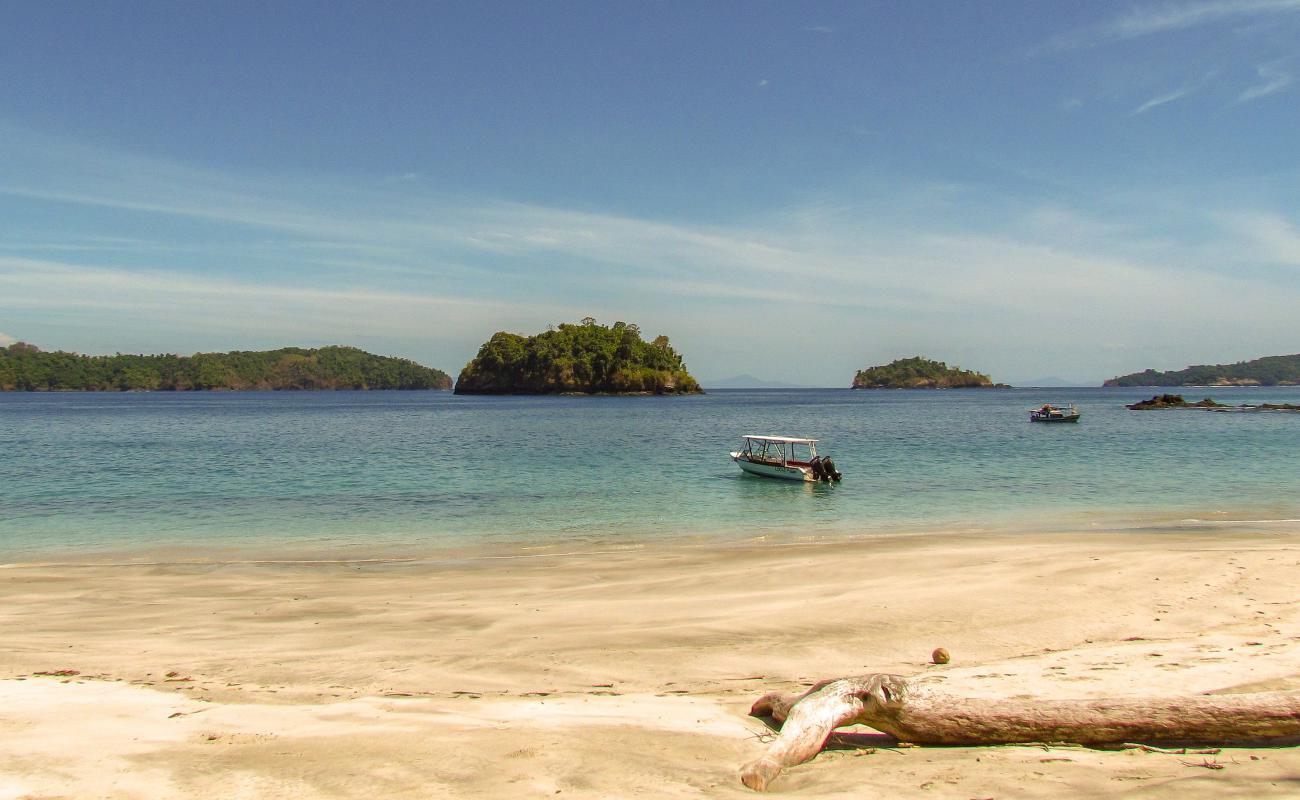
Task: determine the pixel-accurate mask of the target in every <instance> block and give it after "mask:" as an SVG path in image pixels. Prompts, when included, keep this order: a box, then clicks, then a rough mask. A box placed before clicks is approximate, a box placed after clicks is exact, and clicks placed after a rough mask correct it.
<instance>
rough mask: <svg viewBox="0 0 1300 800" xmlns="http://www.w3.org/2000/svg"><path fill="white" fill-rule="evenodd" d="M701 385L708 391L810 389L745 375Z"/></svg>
mask: <svg viewBox="0 0 1300 800" xmlns="http://www.w3.org/2000/svg"><path fill="white" fill-rule="evenodd" d="M701 385H702V386H704V387H705V388H706V389H808V388H811V387H809V386H806V385H803V384H798V383H785V382H783V381H769V380H764V379H763V378H756V377H754V376H753V375H750V374H748V373H745V374H744V375H736V376H735V377H732V378H718V379H717V380H711V381H702V382H701Z"/></svg>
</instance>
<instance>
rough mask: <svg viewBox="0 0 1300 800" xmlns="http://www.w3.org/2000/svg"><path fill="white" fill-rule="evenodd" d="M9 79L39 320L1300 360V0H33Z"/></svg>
mask: <svg viewBox="0 0 1300 800" xmlns="http://www.w3.org/2000/svg"><path fill="white" fill-rule="evenodd" d="M0 75H3V76H4V80H3V81H0V342H4V341H8V340H10V339H23V340H27V341H31V342H34V343H36V344H39V345H41V346H42V347H45V348H47V349H67V350H75V351H79V352H87V353H112V352H163V351H170V352H180V353H191V352H196V351H212V350H230V349H262V348H273V347H280V346H285V345H302V346H316V345H321V344H330V343H345V344H354V345H357V346H360V347H363V348H366V349H369V350H372V351H375V352H380V353H385V354H393V355H401V356H405V357H410V358H414V359H416V360H418V361H420V362H422V363H426V364H429V365H431V366H437V367H440V368H442V369H445V370H447V371H449V372H451V373H453V374H455V373H456V372H457V371H459V369H460V368H461V366H463V365H464V363H465V362H466V361H467V360H468V359H469V358H470V357H472V356H473V354H474V352H475V351H476V349H477V347H478V345H479V344H480V343H482V342H483V341H484V340H486V339H487V338H488V337H489V336H490V335H491V334H492V333H493V332H494V331H496V330H500V329H506V330H514V331H517V332H521V333H534V332H538V331H540V330H543V329H545V328H546V326H547V325H548V324H553V323H558V322H563V321H576V320H578V319H580V318H581V317H584V316H586V315H588V314H590V315H592V316H594V317H596V318H597V319H599V320H601V321H603V322H613V321H614V320H617V319H622V320H627V321H630V322H636V323H638V324H639V325H640V326H641V328H642V330H643V331H645V332H646V333H647V334H649V335H651V336H653V335H656V334H659V333H665V334H668V335H669V336H670V337H671V338H672V341H673V343H674V345H675V346H676V347H677V348H678V350H679V351H680V352H682V353H683V354H684V355H685V357H686V360H687V365H688V366H689V367H690V369H691V370H692V372H693V373H694V374H696V375H697V376H698V377H701V378H703V379H705V380H706V381H707V379H709V378H722V377H727V376H730V375H734V374H737V373H752V374H754V375H759V376H761V377H764V378H768V379H778V380H785V381H790V382H796V383H803V384H810V385H831V386H838V385H847V384H848V382H849V381H850V380H851V378H852V375H853V372H854V370H856V369H858V368H861V367H864V366H869V365H872V364H879V363H885V362H887V361H889V360H891V359H893V358H898V357H903V356H910V355H916V354H921V355H927V356H930V357H933V358H937V359H941V360H945V361H948V362H949V363H950V364H960V365H961V366H963V367H966V368H970V369H977V370H980V371H983V372H987V373H989V374H991V375H992V376H993V377H994V378H996V379H998V380H1004V381H1012V382H1016V381H1024V380H1027V379H1032V378H1038V377H1045V376H1052V375H1058V376H1063V377H1067V378H1072V379H1075V380H1079V381H1086V382H1100V381H1101V380H1102V379H1104V378H1106V377H1109V376H1112V375H1116V374H1120V373H1124V372H1130V371H1134V370H1138V369H1143V368H1146V367H1157V368H1162V369H1176V368H1181V367H1183V366H1186V365H1188V364H1191V363H1205V362H1226V361H1235V360H1240V359H1246V358H1254V357H1258V356H1262V355H1275V354H1282V353H1295V352H1300V323H1298V322H1297V320H1300V156H1298V155H1297V153H1298V152H1300V148H1298V147H1297V142H1300V87H1298V86H1297V85H1296V82H1295V80H1294V78H1295V77H1296V76H1297V75H1300V0H1199V1H1196V2H1122V3H1101V2H1096V3H1065V2H1024V3H1019V2H990V3H966V2H933V3H896V2H881V3H871V2H859V3H821V4H794V3H774V2H743V3H723V2H719V3H707V4H700V3H671V2H669V3H644V4H632V3H594V2H593V3H581V2H556V3H501V4H494V3H489V2H472V3H426V2H419V3H409V4H405V3H400V2H391V3H384V4H356V5H351V6H349V5H345V4H343V3H331V4H322V3H292V2H278V3H271V4H267V3H260V2H259V3H238V2H223V3H213V4H207V5H201V4H194V3H174V2H160V3H145V2H131V3H116V2H104V3H96V4H91V3H80V2H78V3H58V2H41V3H36V2H29V3H15V4H10V5H9V6H7V7H6V9H5V11H4V24H3V25H0Z"/></svg>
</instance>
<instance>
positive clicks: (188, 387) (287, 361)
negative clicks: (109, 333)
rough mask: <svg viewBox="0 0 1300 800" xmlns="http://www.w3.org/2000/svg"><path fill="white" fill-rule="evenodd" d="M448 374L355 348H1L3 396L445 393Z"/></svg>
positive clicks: (0, 386)
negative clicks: (91, 352) (98, 351)
mask: <svg viewBox="0 0 1300 800" xmlns="http://www.w3.org/2000/svg"><path fill="white" fill-rule="evenodd" d="M450 388H451V376H449V375H448V374H447V373H445V372H442V371H441V370H436V369H431V368H429V367H423V366H420V365H419V364H417V363H415V362H414V361H409V360H407V359H404V358H391V357H388V356H377V355H373V354H371V353H367V352H365V351H363V350H358V349H357V348H355V347H337V346H336V347H322V348H319V349H315V350H308V349H304V348H301V347H285V348H282V349H280V350H266V351H235V352H231V353H196V354H195V355H192V356H178V355H170V354H164V355H123V354H121V353H119V354H117V355H113V356H85V355H80V354H77V353H66V352H62V351H56V352H45V351H43V350H41V349H40V348H38V347H35V346H34V345H30V344H26V343H24V342H18V343H17V344H12V345H10V346H8V347H0V390H3V391H196V390H209V389H211V390H219V389H229V390H263V389H450Z"/></svg>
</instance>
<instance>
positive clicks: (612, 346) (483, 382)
mask: <svg viewBox="0 0 1300 800" xmlns="http://www.w3.org/2000/svg"><path fill="white" fill-rule="evenodd" d="M702 392H703V390H702V389H701V388H700V384H699V382H697V381H696V380H695V378H693V377H691V375H690V373H689V372H687V371H686V367H685V365H684V364H683V363H682V357H681V356H680V355H678V354H677V352H676V351H674V350H673V348H672V346H671V345H670V344H669V343H668V337H667V336H658V337H656V338H655V339H654V340H653V341H650V342H646V341H643V340H642V339H641V330H640V328H638V327H637V326H636V325H631V324H628V323H625V322H615V323H614V324H613V326H608V327H607V326H605V325H598V324H597V323H596V320H595V319H593V318H591V317H587V318H585V319H584V320H582V322H580V323H578V324H576V325H574V324H571V323H564V324H561V325H560V326H559V327H557V328H553V329H551V330H548V331H546V332H544V333H539V334H537V335H536V336H521V335H519V334H517V333H507V332H505V331H498V332H497V333H495V334H493V335H492V338H491V339H489V340H488V341H487V342H485V343H484V344H483V346H482V347H480V348H479V351H478V355H476V356H475V357H474V358H473V359H472V360H471V361H470V362H469V363H468V364H466V365H465V369H463V370H461V373H460V377H458V378H457V379H456V394H699V393H702Z"/></svg>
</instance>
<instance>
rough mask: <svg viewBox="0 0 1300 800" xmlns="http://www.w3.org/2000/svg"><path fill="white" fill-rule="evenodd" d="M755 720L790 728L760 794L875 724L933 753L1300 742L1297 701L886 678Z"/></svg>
mask: <svg viewBox="0 0 1300 800" xmlns="http://www.w3.org/2000/svg"><path fill="white" fill-rule="evenodd" d="M749 713H750V714H751V715H753V716H757V717H771V718H772V719H773V720H775V721H776V722H777V723H783V724H782V725H781V733H780V735H779V736H778V737H777V739H776V741H775V742H773V743H772V745H771V747H769V748H768V751H767V752H766V753H764V754H763V756H762V757H760V758H758V759H757V760H755V761H751V762H750V763H748V764H746V765H745V766H744V768H742V769H741V771H740V779H741V781H743V782H744V784H745V785H746V786H748V787H749V788H751V789H754V790H756V791H760V792H761V791H764V790H766V789H767V786H768V784H770V783H771V782H772V781H773V780H775V779H776V777H777V776H778V775H780V774H781V770H783V769H785V768H786V767H791V766H794V765H795V764H802V763H803V762H805V761H807V760H809V759H810V758H812V757H813V756H815V755H817V753H818V752H820V751H821V749H822V746H823V744H825V742H826V739H827V737H828V736H830V734H831V732H832V731H833V730H835V729H836V728H838V727H841V726H844V725H854V724H861V725H867V726H869V727H871V728H875V729H876V730H878V731H880V732H882V733H885V734H888V735H890V736H892V737H894V738H895V739H897V740H899V741H900V742H910V743H913V744H928V745H992V744H1013V743H1017V742H1072V743H1075V744H1083V745H1106V744H1120V743H1125V742H1161V741H1163V742H1176V741H1194V742H1198V743H1202V744H1208V743H1221V744H1247V743H1250V744H1263V743H1276V742H1279V741H1283V740H1288V739H1294V738H1297V737H1300V695H1296V694H1283V693H1260V694H1224V695H1197V696H1193V697H1170V698H1159V699H1146V698H1115V699H1108V700H987V699H974V698H965V697H960V696H955V695H952V694H949V693H947V692H945V691H943V690H942V689H941V688H939V687H937V686H935V685H933V684H932V683H926V682H921V681H910V680H908V679H907V678H904V677H902V676H900V675H887V674H884V673H876V674H873V675H861V676H858V677H853V678H841V679H839V680H833V681H823V682H821V683H819V684H817V685H816V686H814V687H812V688H811V689H809V690H808V691H807V692H805V693H804V694H802V695H786V694H781V693H779V692H773V693H771V694H767V695H764V696H763V697H761V698H759V700H758V702H756V703H754V706H753V708H751V709H750V712H749Z"/></svg>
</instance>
